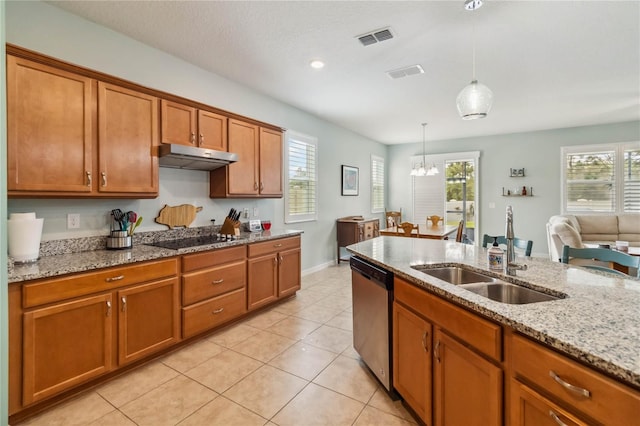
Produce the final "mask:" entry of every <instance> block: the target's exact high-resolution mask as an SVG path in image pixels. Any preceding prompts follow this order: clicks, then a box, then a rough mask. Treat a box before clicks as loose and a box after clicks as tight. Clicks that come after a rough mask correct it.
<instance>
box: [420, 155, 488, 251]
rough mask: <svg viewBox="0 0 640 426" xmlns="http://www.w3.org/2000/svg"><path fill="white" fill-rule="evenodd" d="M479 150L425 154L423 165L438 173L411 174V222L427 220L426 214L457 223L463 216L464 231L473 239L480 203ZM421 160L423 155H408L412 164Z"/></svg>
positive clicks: (450, 223) (452, 223)
mask: <svg viewBox="0 0 640 426" xmlns="http://www.w3.org/2000/svg"><path fill="white" fill-rule="evenodd" d="M479 161H480V152H478V151H472V152H452V153H447V154H437V155H427V156H426V164H434V165H435V166H436V167H437V168H438V170H439V173H438V174H436V175H433V176H414V177H412V178H411V179H412V184H413V220H412V221H413V223H426V220H427V217H428V216H433V215H438V216H441V217H444V218H445V224H447V225H457V224H458V223H459V222H460V220H462V219H463V218H465V219H466V222H465V231H464V232H465V234H466V235H467V237H468V238H469V239H470V240H474V235H475V234H476V233H477V232H478V229H477V223H478V222H477V214H478V209H476V208H475V206H476V205H477V203H478V202H479V200H478V198H479V197H477V196H476V195H477V194H478V191H477V190H478V186H477V185H478V182H479ZM421 163H422V156H415V157H411V166H412V167H415V166H416V165H418V164H421Z"/></svg>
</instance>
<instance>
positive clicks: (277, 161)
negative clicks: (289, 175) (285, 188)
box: [259, 128, 282, 197]
mask: <svg viewBox="0 0 640 426" xmlns="http://www.w3.org/2000/svg"><path fill="white" fill-rule="evenodd" d="M259 169H260V195H263V196H266V197H282V132H277V131H275V130H270V129H263V128H260V167H259Z"/></svg>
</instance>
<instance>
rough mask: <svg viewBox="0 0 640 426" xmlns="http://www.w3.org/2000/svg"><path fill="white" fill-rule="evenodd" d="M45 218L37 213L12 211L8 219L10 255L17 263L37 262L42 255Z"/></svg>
mask: <svg viewBox="0 0 640 426" xmlns="http://www.w3.org/2000/svg"><path fill="white" fill-rule="evenodd" d="M43 224H44V219H36V214H35V213H11V214H10V215H9V220H8V221H7V234H8V237H9V238H8V240H9V241H8V243H9V256H10V257H11V258H12V259H13V260H14V262H17V263H23V262H35V261H36V260H38V257H40V239H41V238H42V226H43Z"/></svg>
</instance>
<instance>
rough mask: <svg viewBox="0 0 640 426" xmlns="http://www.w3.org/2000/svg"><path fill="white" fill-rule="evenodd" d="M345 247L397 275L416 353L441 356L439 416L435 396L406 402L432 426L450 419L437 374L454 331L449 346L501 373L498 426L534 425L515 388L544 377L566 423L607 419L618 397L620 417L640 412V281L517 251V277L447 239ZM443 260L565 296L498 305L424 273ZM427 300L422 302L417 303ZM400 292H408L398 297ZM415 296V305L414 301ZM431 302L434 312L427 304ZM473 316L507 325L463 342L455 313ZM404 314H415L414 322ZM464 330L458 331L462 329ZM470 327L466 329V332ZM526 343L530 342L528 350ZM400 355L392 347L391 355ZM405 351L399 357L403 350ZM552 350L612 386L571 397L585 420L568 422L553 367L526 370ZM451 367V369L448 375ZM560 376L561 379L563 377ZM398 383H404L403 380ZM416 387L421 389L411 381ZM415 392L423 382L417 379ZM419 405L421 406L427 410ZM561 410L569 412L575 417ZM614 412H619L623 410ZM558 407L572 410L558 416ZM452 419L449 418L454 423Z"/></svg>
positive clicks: (545, 390)
mask: <svg viewBox="0 0 640 426" xmlns="http://www.w3.org/2000/svg"><path fill="white" fill-rule="evenodd" d="M347 249H348V250H349V251H350V252H351V253H352V254H354V255H357V256H358V257H361V258H363V259H365V260H367V261H369V262H371V263H373V264H375V265H378V266H381V267H383V268H384V269H386V270H388V271H390V272H392V273H393V274H394V275H395V278H396V294H395V302H394V320H395V319H398V318H400V319H403V318H404V323H402V324H404V325H407V324H409V323H411V322H412V321H413V322H412V324H409V327H407V329H409V331H412V330H411V327H414V325H415V324H418V325H415V327H416V329H415V330H413V331H412V332H415V333H414V335H415V336H417V337H420V336H421V340H422V341H421V342H418V343H417V344H416V346H417V347H418V349H416V353H417V354H418V355H419V354H420V353H421V352H429V350H428V349H431V350H432V351H433V356H434V360H433V361H431V360H429V361H425V362H428V363H429V364H428V366H427V367H425V370H428V371H427V373H426V377H427V379H426V380H431V376H430V374H431V373H430V371H431V366H430V365H431V363H432V362H433V375H434V377H435V378H434V379H433V380H434V381H433V383H434V384H433V388H432V387H431V386H430V385H428V386H427V388H428V389H432V390H433V393H434V396H433V401H434V402H433V404H434V406H435V408H434V410H433V413H434V414H431V410H430V404H431V402H429V403H425V404H422V406H421V405H420V403H419V399H420V398H422V399H425V396H424V395H418V396H419V397H420V398H418V399H417V400H418V403H414V404H409V406H410V407H411V408H413V409H414V410H416V411H418V412H419V414H420V416H421V417H423V421H425V422H426V423H428V424H431V419H432V416H433V419H434V423H435V424H443V423H441V422H440V421H439V420H442V419H441V416H442V411H443V410H444V411H446V409H445V408H441V407H440V408H438V404H440V405H441V406H442V405H443V404H442V400H438V398H443V397H442V396H441V395H439V394H438V392H441V390H442V389H440V388H439V387H442V386H444V385H443V384H442V383H443V382H442V381H439V380H441V378H438V374H439V373H437V372H436V370H437V369H438V368H442V367H439V366H437V365H438V364H439V363H440V352H438V350H439V348H438V347H439V346H440V343H441V340H442V344H443V346H447V343H446V342H445V340H443V339H441V338H440V337H442V336H444V337H445V338H446V336H447V335H449V336H453V337H454V339H453V341H451V339H449V343H450V344H449V348H451V347H452V346H453V345H454V344H455V343H456V342H462V343H463V346H464V348H471V349H472V351H470V352H469V353H470V354H471V355H473V356H477V358H478V359H479V360H480V361H479V362H483V363H485V364H486V365H488V367H489V368H488V369H487V370H491V369H492V371H494V372H496V374H497V376H494V378H493V379H492V380H494V383H498V384H499V386H497V388H498V389H499V390H498V392H497V395H495V396H494V397H493V399H494V400H496V401H497V407H496V409H495V411H496V412H498V415H496V416H494V417H493V419H494V420H495V422H493V421H492V422H487V423H486V424H494V423H495V424H499V423H500V422H501V421H502V419H506V420H504V421H505V422H506V424H529V423H533V424H535V422H531V419H528V420H529V421H525V420H522V419H526V418H527V417H526V413H525V411H526V410H525V409H524V408H522V407H525V406H527V404H526V403H523V402H522V401H523V398H524V397H523V396H522V395H523V394H522V392H521V393H518V392H519V387H521V386H522V387H524V388H526V389H527V392H528V391H530V389H529V388H528V387H527V386H531V387H532V388H535V387H536V385H538V384H541V385H540V386H539V389H538V391H539V392H540V394H542V395H540V394H536V398H539V399H540V400H544V401H545V403H548V405H549V406H552V407H558V405H556V403H558V401H560V402H559V403H558V404H559V407H558V410H556V411H553V410H548V412H549V413H551V412H553V413H554V414H553V416H556V415H557V416H559V418H562V419H563V420H564V421H565V423H567V424H584V423H581V421H583V422H585V423H587V424H589V423H591V422H594V421H595V422H602V421H603V418H604V419H605V420H606V419H607V417H606V416H602V417H601V415H602V414H603V413H604V414H606V415H608V414H610V413H609V412H607V410H610V409H611V408H610V407H607V405H612V404H615V403H616V402H617V401H618V400H624V401H626V402H625V404H626V405H625V407H626V408H625V409H626V410H627V411H626V413H627V414H625V416H627V417H623V419H628V413H630V412H631V413H634V412H635V413H637V412H638V410H640V393H638V389H640V321H639V318H640V315H639V314H640V280H637V279H635V278H631V277H630V278H625V277H619V276H614V275H610V274H607V273H601V272H596V271H592V270H587V269H584V268H580V267H575V266H569V265H565V264H561V263H555V262H551V261H549V260H546V259H539V258H524V257H522V258H520V257H519V258H518V259H517V262H518V263H525V264H527V266H528V269H527V270H526V271H517V275H516V276H507V275H506V274H504V273H501V272H494V271H490V270H489V269H488V266H487V259H486V254H487V252H486V249H483V248H480V247H474V246H471V245H466V244H461V243H455V242H449V241H435V240H423V239H414V238H394V237H384V236H383V237H379V238H375V239H372V240H368V241H363V242H360V243H357V244H353V245H351V246H349V247H348V248H347ZM442 266H462V267H463V268H465V269H468V270H472V271H476V272H479V273H482V274H484V275H490V276H492V277H494V278H497V279H499V280H502V281H505V282H510V283H513V284H518V285H521V286H524V287H529V288H531V289H534V290H538V291H541V292H544V293H547V294H552V295H554V296H557V297H559V299H557V300H552V301H544V302H538V303H530V304H522V305H516V304H507V303H500V302H496V301H492V300H490V299H488V298H486V297H484V296H481V295H479V294H476V293H473V292H471V291H468V290H465V289H464V288H462V287H459V286H456V285H453V284H449V283H448V282H446V281H443V280H441V279H438V278H435V277H433V276H430V275H427V274H425V273H424V272H423V271H422V270H425V269H426V268H432V267H442ZM416 267H417V269H416ZM421 269H422V270H421ZM423 295H424V296H423ZM423 297H424V301H421V300H418V299H420V298H423ZM400 298H404V299H403V300H400ZM414 301H415V303H413V302H414ZM427 306H428V307H429V308H430V309H428V310H427V309H423V310H422V311H421V310H420V309H421V308H422V307H427ZM441 308H442V309H441ZM461 308H462V309H461ZM438 310H440V312H445V311H446V312H448V315H449V316H446V315H445V316H443V315H440V313H439V312H438ZM398 312H399V314H398ZM468 313H471V314H473V317H474V318H476V319H477V321H478V323H479V324H480V323H481V326H482V327H485V326H487V327H488V326H491V324H494V325H495V326H499V327H500V329H501V330H502V332H501V333H500V331H499V330H498V331H497V332H496V334H495V335H494V336H491V335H489V334H487V335H485V337H484V338H483V339H484V340H482V339H479V338H477V337H478V336H472V334H469V336H472V337H473V338H472V340H471V341H470V340H469V339H466V340H465V339H460V338H459V337H460V336H458V335H455V334H452V333H451V330H454V329H456V327H458V325H459V324H461V323H462V320H461V321H458V320H459V318H458V317H457V316H455V315H458V314H462V315H467V316H468V315H469V314H468ZM454 314H455V315H454ZM398 315H400V316H398ZM409 317H411V318H413V317H415V318H414V319H411V318H409ZM406 318H409V319H410V320H411V321H407V320H406ZM419 321H423V322H424V323H425V324H426V325H425V328H424V329H423V330H424V332H422V331H421V332H420V333H418V331H419V330H420V328H419V327H420V324H421V323H420V322H419ZM465 321H466V319H465ZM469 324H470V323H469ZM449 326H451V329H449ZM397 327H398V324H397V323H396V324H394V336H393V338H394V345H395V346H396V352H397V351H398V341H401V342H402V341H403V340H402V339H405V338H406V336H409V335H410V334H405V335H404V336H400V337H398V336H397V332H398V328H397ZM401 327H403V325H401ZM460 329H461V328H458V330H460ZM404 331H407V330H404ZM464 331H465V333H466V331H468V330H464ZM426 336H429V337H426ZM430 336H433V338H432V337H430ZM521 336H524V337H521ZM489 337H490V338H495V343H496V346H495V347H497V348H498V349H497V350H495V351H494V352H493V353H489V355H487V353H488V352H487V351H486V350H483V349H482V348H481V346H479V345H481V344H483V343H486V341H487V339H488V338H489ZM398 339H400V340H398ZM430 339H433V340H432V346H431V347H429V342H430ZM436 339H437V340H436ZM530 344H533V346H531V348H529V346H526V345H530ZM524 347H526V348H527V349H526V350H523V349H522V348H524ZM478 348H481V349H478ZM540 348H541V350H542V351H543V352H540V354H539V355H535V356H534V355H533V353H534V350H538V349H540ZM529 349H530V350H529ZM411 350H412V349H411V347H410V345H407V346H406V347H405V346H401V351H402V352H404V353H409V352H410V351H411ZM461 350H463V349H461ZM396 352H394V356H395V354H396ZM404 353H402V354H401V355H402V356H404ZM528 354H531V355H528ZM471 355H470V356H471ZM546 356H548V357H549V359H551V358H552V357H555V358H553V361H554V362H555V361H556V360H560V361H561V362H562V363H564V364H562V365H569V364H570V367H571V369H574V370H575V371H578V370H579V369H583V370H584V371H582V370H580V371H579V373H580V374H582V373H584V374H585V375H590V374H593V375H594V376H593V377H597V379H598V380H601V381H603V382H602V383H604V382H606V385H607V386H610V388H609V387H606V386H605V387H604V388H598V386H599V385H595V384H594V385H593V387H592V388H591V392H587V393H589V396H588V397H586V398H585V397H584V395H583V396H580V398H581V400H580V401H579V402H576V403H575V404H574V403H573V401H570V402H569V403H568V406H571V409H572V408H574V406H576V407H578V408H576V409H575V410H574V411H575V412H576V413H578V414H577V415H576V418H577V419H578V420H580V421H575V422H574V423H570V422H569V420H572V419H573V417H572V416H573V414H572V410H571V409H568V408H567V406H563V403H564V400H563V398H565V395H564V394H563V393H567V394H570V393H572V392H573V391H571V390H568V388H567V387H566V386H565V389H562V388H560V390H559V391H558V392H560V393H559V394H558V395H559V396H557V397H556V394H554V392H555V390H554V389H552V386H553V385H555V384H556V382H558V383H560V382H559V381H558V380H557V379H555V378H553V379H551V380H552V384H550V385H547V384H546V383H547V382H549V375H550V372H547V371H546V370H545V371H544V373H540V374H538V373H535V374H534V373H531V374H529V372H530V371H533V370H534V369H535V368H537V366H538V365H543V364H544V363H545V362H546V361H545V359H544V357H546ZM527 357H530V358H527ZM463 358H464V357H463ZM463 358H460V359H463ZM436 360H437V362H436ZM560 361H559V362H560ZM397 362H398V361H397V360H396V364H394V374H395V376H396V379H397V378H398V376H399V375H398V372H397V371H395V370H396V368H397V367H398V365H397ZM477 365H480V364H477ZM401 367H402V366H401ZM416 368H417V367H416V366H415V365H413V366H412V370H411V372H412V373H413V372H416V371H418V370H417V369H416ZM496 368H497V371H496ZM567 368H569V367H567ZM574 370H571V371H574ZM451 371H452V370H447V372H448V373H451ZM567 371H569V370H567ZM503 372H504V373H503ZM596 372H597V374H596ZM502 374H504V380H502V379H501V377H502ZM558 375H559V376H562V374H558ZM405 377H408V376H405ZM495 377H498V378H497V379H496V378H495ZM552 377H553V375H552ZM567 377H570V378H571V379H572V380H573V379H576V377H580V376H579V375H576V376H573V377H571V376H569V375H568V373H567V375H565V376H564V379H567ZM561 379H562V377H561ZM610 379H613V380H610ZM394 380H395V379H394ZM398 380H402V378H400V379H398ZM462 380H465V381H466V377H463V378H462ZM495 380H497V382H495ZM553 380H555V382H553ZM545 381H546V382H545ZM566 381H567V382H569V381H570V380H568V379H567V380H566ZM575 381H577V379H576V380H575ZM578 382H579V381H578ZM394 383H395V382H394ZM599 383H600V382H599ZM396 384H397V383H396ZM621 384H622V386H621ZM410 385H411V386H414V384H411V383H410ZM559 386H560V385H559ZM563 386H564V385H563ZM396 388H397V386H396ZM413 389H418V388H417V387H416V386H414V388H413ZM487 389H489V388H487ZM503 389H504V398H503V394H502V392H503ZM603 389H605V390H603ZM609 389H612V391H611V392H612V393H609ZM485 390H486V389H485ZM574 390H575V389H574ZM430 392H431V390H429V391H428V392H427V396H426V398H427V399H431V394H430ZM619 392H621V393H619ZM406 393H407V392H405V394H406ZM400 394H401V395H402V396H403V398H405V400H410V399H411V398H407V397H406V395H405V394H403V391H402V390H400ZM619 395H620V396H619ZM409 396H411V395H409ZM546 398H548V399H546ZM582 400H585V401H586V402H584V404H586V405H587V408H584V407H583V406H580V405H579V404H581V403H583V401H582ZM503 401H504V402H503ZM600 401H605V402H600ZM502 404H504V409H505V411H504V414H502V413H503V410H502V408H501V407H502ZM460 409H462V407H458V411H460ZM420 410H423V411H422V412H420ZM439 410H440V411H441V412H440V413H439ZM559 410H565V411H566V413H568V414H566V413H565V412H564V411H559ZM615 410H616V411H618V412H620V411H621V410H618V409H617V408H616V409H615ZM556 412H557V413H565V414H566V415H564V414H556ZM523 413H524V414H523ZM543 414H544V415H546V417H547V419H548V418H549V415H547V414H546V412H543ZM503 416H504V417H503ZM553 416H552V417H551V418H552V419H553ZM610 421H611V420H610ZM448 422H449V423H450V422H451V420H449V421H448ZM444 423H447V421H444ZM605 423H606V421H605ZM614 423H615V422H614ZM612 424H613V423H612Z"/></svg>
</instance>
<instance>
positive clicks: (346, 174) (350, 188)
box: [342, 165, 359, 195]
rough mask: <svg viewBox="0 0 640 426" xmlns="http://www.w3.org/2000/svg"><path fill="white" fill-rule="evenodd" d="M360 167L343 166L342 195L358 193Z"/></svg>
mask: <svg viewBox="0 0 640 426" xmlns="http://www.w3.org/2000/svg"><path fill="white" fill-rule="evenodd" d="M358 174H359V171H358V168H357V167H352V166H345V165H343V166H342V195H358Z"/></svg>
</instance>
